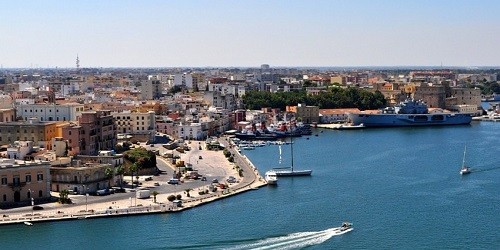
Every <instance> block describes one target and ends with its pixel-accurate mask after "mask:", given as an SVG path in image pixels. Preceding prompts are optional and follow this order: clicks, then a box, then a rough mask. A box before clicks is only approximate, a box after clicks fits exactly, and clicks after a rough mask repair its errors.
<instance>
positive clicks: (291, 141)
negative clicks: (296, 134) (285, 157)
mask: <svg viewBox="0 0 500 250" xmlns="http://www.w3.org/2000/svg"><path fill="white" fill-rule="evenodd" d="M290 149H291V150H292V153H291V157H292V172H293V136H291V137H290Z"/></svg>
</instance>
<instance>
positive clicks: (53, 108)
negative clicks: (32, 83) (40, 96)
mask: <svg viewBox="0 0 500 250" xmlns="http://www.w3.org/2000/svg"><path fill="white" fill-rule="evenodd" d="M83 107H84V105H83V104H78V103H68V104H54V103H50V104H38V103H37V104H24V103H20V104H18V105H17V107H16V115H17V117H18V118H21V119H22V120H25V121H27V120H28V119H30V118H37V119H38V120H39V121H42V122H43V121H78V118H79V117H80V116H81V114H82V112H83Z"/></svg>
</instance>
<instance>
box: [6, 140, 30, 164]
mask: <svg viewBox="0 0 500 250" xmlns="http://www.w3.org/2000/svg"><path fill="white" fill-rule="evenodd" d="M31 152H33V142H32V141H15V142H14V143H13V144H11V145H10V146H9V147H8V148H7V158H9V159H18V160H26V158H25V157H26V156H27V155H28V154H30V153H31Z"/></svg>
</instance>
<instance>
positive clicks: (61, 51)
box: [0, 0, 500, 68]
mask: <svg viewBox="0 0 500 250" xmlns="http://www.w3.org/2000/svg"><path fill="white" fill-rule="evenodd" d="M0 6H1V9H2V11H1V14H0V64H1V65H2V67H4V68H7V67H37V66H38V67H56V66H58V67H74V65H75V58H76V54H79V56H80V61H81V66H82V67H185V66H196V67H205V66H250V67H256V66H259V65H260V64H263V63H267V64H270V65H271V66H407V65H415V66H435V65H440V64H443V65H445V66H498V65H499V64H500V63H499V58H500V49H499V47H500V15H498V14H497V13H498V11H499V10H500V1H487V0H483V1H480V0H478V1H473V0H470V1H464V0H454V1H453V0H432V1H431V0H420V1H413V0H408V1H406V0H399V1H395V0H385V1H384V0H378V1H377V0H371V1H370V0H343V1H338V0H327V1H320V0H316V1H315V0H311V1H306V0H303V1H293V0H288V1H271V0H262V1H259V0H255V1H248V0H239V1H236V0H210V1H209V0H205V1H201V0H200V1H189V0H183V1H167V0H165V1H148V0H144V1H127V0H116V1H113V0H108V1H49V0H44V1H3V0H0Z"/></svg>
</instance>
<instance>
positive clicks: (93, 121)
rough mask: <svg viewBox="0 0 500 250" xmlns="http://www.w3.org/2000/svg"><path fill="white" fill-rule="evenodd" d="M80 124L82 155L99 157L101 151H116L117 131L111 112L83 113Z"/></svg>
mask: <svg viewBox="0 0 500 250" xmlns="http://www.w3.org/2000/svg"><path fill="white" fill-rule="evenodd" d="M78 123H79V124H80V126H81V131H80V136H79V137H80V138H79V141H80V143H79V144H80V154H84V155H97V153H98V152H99V151H100V150H111V149H114V147H115V145H116V133H117V131H116V125H115V123H114V117H113V115H111V111H109V110H100V111H86V112H83V113H82V116H81V117H80V119H79V120H78ZM68 132H69V131H68ZM68 143H70V142H69V141H68Z"/></svg>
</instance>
